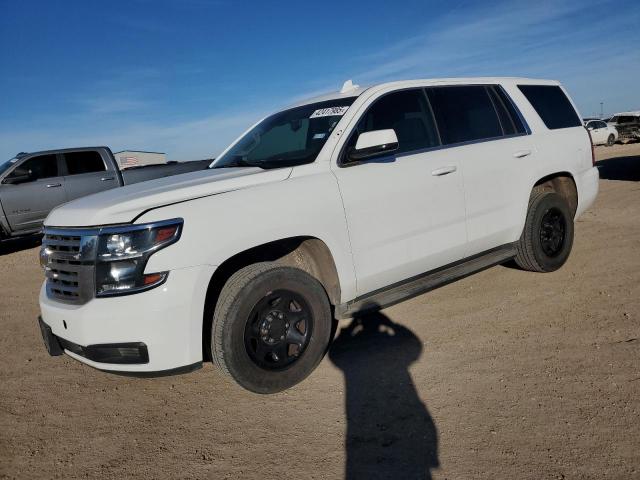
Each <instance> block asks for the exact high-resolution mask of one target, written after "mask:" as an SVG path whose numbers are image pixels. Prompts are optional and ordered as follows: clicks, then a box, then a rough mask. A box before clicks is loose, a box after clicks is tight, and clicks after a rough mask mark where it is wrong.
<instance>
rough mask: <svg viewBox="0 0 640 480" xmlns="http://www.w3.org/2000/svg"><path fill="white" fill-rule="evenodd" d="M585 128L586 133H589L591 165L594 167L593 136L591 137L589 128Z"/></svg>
mask: <svg viewBox="0 0 640 480" xmlns="http://www.w3.org/2000/svg"><path fill="white" fill-rule="evenodd" d="M585 130H586V131H587V134H588V135H589V145H591V166H593V167H595V166H596V152H595V149H594V147H593V138H591V132H590V131H589V129H588V128H585Z"/></svg>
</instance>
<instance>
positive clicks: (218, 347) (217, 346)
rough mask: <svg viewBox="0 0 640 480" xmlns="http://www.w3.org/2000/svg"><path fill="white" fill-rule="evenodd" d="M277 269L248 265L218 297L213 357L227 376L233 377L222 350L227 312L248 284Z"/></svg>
mask: <svg viewBox="0 0 640 480" xmlns="http://www.w3.org/2000/svg"><path fill="white" fill-rule="evenodd" d="M276 268H278V264H276V263H272V262H260V263H254V264H251V265H248V266H246V267H244V268H241V269H240V270H238V271H237V272H235V273H234V274H233V275H231V277H229V280H227V283H225V285H224V287H222V291H221V292H220V296H219V297H218V302H217V304H216V308H215V310H214V314H213V328H212V339H211V347H212V348H211V356H212V358H213V363H214V364H215V365H216V366H217V367H218V368H219V369H220V371H221V372H222V373H224V374H225V375H228V376H231V373H230V372H229V368H228V366H227V364H226V362H225V358H224V351H223V348H222V331H223V327H224V325H225V323H226V321H227V318H228V315H227V312H228V311H229V309H230V308H231V305H232V303H233V301H234V299H235V297H236V296H237V294H238V292H240V290H242V289H243V288H244V287H245V285H247V283H249V282H250V281H251V280H253V279H254V278H256V277H257V276H259V275H262V274H263V273H265V272H268V271H269V270H273V269H276Z"/></svg>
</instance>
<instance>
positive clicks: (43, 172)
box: [9, 154, 58, 180]
mask: <svg viewBox="0 0 640 480" xmlns="http://www.w3.org/2000/svg"><path fill="white" fill-rule="evenodd" d="M27 172H31V176H32V178H33V179H36V180H37V179H39V178H51V177H57V176H58V159H57V157H56V155H55V154H52V155H39V156H37V157H33V158H30V159H29V160H26V161H25V162H23V163H22V165H19V166H18V167H16V169H15V170H14V171H13V172H11V174H10V175H9V178H10V177H12V176H14V175H15V176H19V175H22V174H24V173H27Z"/></svg>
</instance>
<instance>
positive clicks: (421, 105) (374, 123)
mask: <svg viewBox="0 0 640 480" xmlns="http://www.w3.org/2000/svg"><path fill="white" fill-rule="evenodd" d="M389 128H392V129H393V130H395V132H396V135H397V136H398V150H397V151H396V153H403V152H410V151H413V150H420V149H423V148H430V147H435V146H439V145H440V141H439V139H438V131H437V130H436V127H435V125H434V122H433V117H432V116H431V111H430V110H429V106H428V104H427V101H426V98H425V96H424V93H423V91H422V90H421V89H418V90H401V91H399V92H393V93H390V94H388V95H385V96H383V97H382V98H380V99H379V100H376V102H375V103H374V104H373V105H372V106H371V108H370V109H369V110H368V111H367V113H365V115H364V117H363V118H362V120H360V122H359V123H358V126H357V133H358V135H359V134H361V133H364V132H371V131H373V130H386V129H389ZM358 135H354V136H353V137H351V139H350V140H349V145H348V147H347V148H348V149H350V148H353V147H355V144H356V142H357V140H358Z"/></svg>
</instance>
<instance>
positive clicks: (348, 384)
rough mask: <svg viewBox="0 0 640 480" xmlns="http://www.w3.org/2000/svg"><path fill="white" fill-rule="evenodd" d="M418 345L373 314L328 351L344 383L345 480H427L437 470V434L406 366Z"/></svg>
mask: <svg viewBox="0 0 640 480" xmlns="http://www.w3.org/2000/svg"><path fill="white" fill-rule="evenodd" d="M421 353H422V343H421V342H420V340H419V339H418V337H416V335H414V334H413V332H411V330H409V329H408V328H406V327H403V326H402V325H399V324H397V323H394V322H392V321H391V319H389V317H387V316H386V315H384V314H382V313H380V312H377V313H373V314H369V315H366V316H363V317H360V318H355V319H354V320H353V321H352V322H351V323H350V324H349V325H348V326H347V327H344V328H342V329H341V330H340V333H339V335H338V337H337V338H336V340H335V341H334V342H333V345H332V346H331V349H330V351H329V358H330V359H331V361H332V362H333V363H334V364H335V365H336V366H337V367H338V368H339V369H340V370H342V372H343V374H344V378H345V390H346V392H345V406H346V416H347V435H346V441H345V447H346V454H347V460H346V466H345V478H346V479H347V480H354V479H376V478H379V479H383V478H384V479H389V478H402V479H430V478H431V471H432V469H434V468H437V467H438V466H439V461H438V432H437V429H436V426H435V423H434V421H433V419H432V418H431V415H429V411H428V410H427V408H426V406H425V405H424V403H423V402H422V400H421V399H420V397H419V396H418V392H417V391H416V387H415V385H414V384H413V380H412V378H411V374H410V373H409V366H410V365H411V364H412V363H413V362H415V361H416V360H417V359H418V358H419V357H420V354H421Z"/></svg>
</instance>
